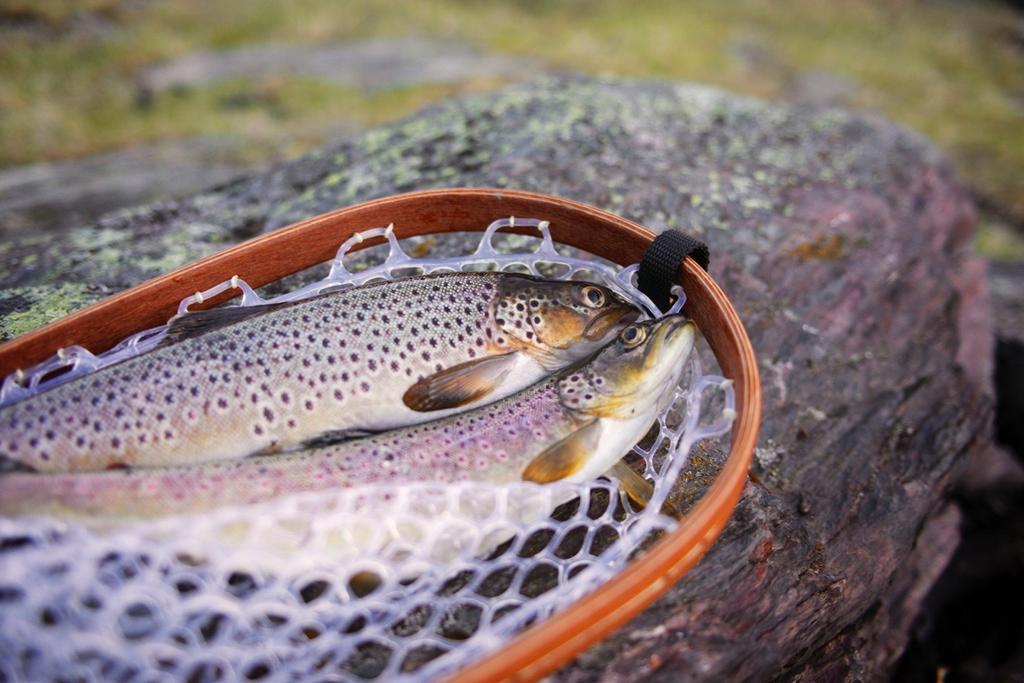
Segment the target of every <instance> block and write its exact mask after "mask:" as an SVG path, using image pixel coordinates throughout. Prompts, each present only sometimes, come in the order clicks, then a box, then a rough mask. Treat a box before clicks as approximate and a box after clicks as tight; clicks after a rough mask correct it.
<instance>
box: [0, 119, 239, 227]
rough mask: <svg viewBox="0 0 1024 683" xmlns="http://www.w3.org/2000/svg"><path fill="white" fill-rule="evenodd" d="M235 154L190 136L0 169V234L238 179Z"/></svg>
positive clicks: (75, 220)
mask: <svg viewBox="0 0 1024 683" xmlns="http://www.w3.org/2000/svg"><path fill="white" fill-rule="evenodd" d="M238 157H239V154H238V150H236V149H235V148H234V146H233V145H231V144H230V143H229V142H228V141H226V140H217V139H211V138H195V139H192V140H175V141H173V142H166V143H154V144H151V145H142V146H139V147H133V148H131V149H126V150H120V151H116V152H108V153H106V154H96V155H93V156H90V157H86V158H84V159H75V160H72V161H60V162H53V163H39V164H31V165H28V166H18V167H15V168H7V169H0V236H6V235H8V234H10V233H13V232H16V231H22V230H26V231H27V230H36V231H42V232H46V231H52V230H59V229H62V228H68V227H72V226H76V225H85V224H87V223H92V222H93V221H95V220H96V219H97V218H99V217H100V216H102V215H103V214H105V213H108V212H110V211H113V210H115V209H120V208H122V207H125V206H135V205H137V204H144V203H147V202H152V201H156V200H165V199H169V198H173V197H181V196H184V195H188V194H192V193H194V192H198V191H200V190H204V189H206V188H209V187H212V186H214V185H217V184H219V183H223V182H226V181H228V180H231V179H233V178H235V177H237V176H239V175H241V174H242V172H243V171H244V170H245V165H244V164H243V163H242V162H241V161H240V160H239V158H238Z"/></svg>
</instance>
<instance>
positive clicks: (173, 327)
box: [157, 301, 295, 348]
mask: <svg viewBox="0 0 1024 683" xmlns="http://www.w3.org/2000/svg"><path fill="white" fill-rule="evenodd" d="M294 304H295V302H294V301H287V302H285V303H280V304H264V305H262V306H228V307H226V308H211V309H209V310H206V311H195V312H186V313H179V314H178V315H176V316H174V317H173V318H171V319H170V321H168V323H167V333H166V334H165V335H164V338H163V339H161V340H160V343H159V344H157V348H162V347H164V346H170V345H171V344H177V343H178V342H180V341H185V340H186V339H192V338H193V337H198V336H200V335H203V334H206V333H207V332H210V331H212V330H216V329H218V328H221V327H226V326H227V325H233V324H235V323H237V322H241V321H242V320H247V319H249V318H255V317H256V316H258V315H264V314H265V313H270V312H271V311H276V310H277V309H279V308H284V307H286V306H293V305H294Z"/></svg>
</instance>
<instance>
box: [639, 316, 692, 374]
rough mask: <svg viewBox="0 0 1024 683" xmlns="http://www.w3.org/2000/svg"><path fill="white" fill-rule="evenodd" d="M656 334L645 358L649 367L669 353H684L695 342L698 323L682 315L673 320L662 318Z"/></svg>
mask: <svg viewBox="0 0 1024 683" xmlns="http://www.w3.org/2000/svg"><path fill="white" fill-rule="evenodd" d="M655 334H656V335H657V336H656V337H655V338H654V339H652V340H651V344H650V346H649V347H648V351H647V354H646V357H645V359H644V360H645V365H647V366H648V367H651V366H654V365H657V364H659V363H660V362H661V360H662V359H663V358H665V357H666V356H667V355H671V354H678V355H684V354H683V350H684V349H686V348H687V347H688V346H692V344H693V340H694V338H695V337H696V334H697V325H696V324H694V322H693V321H692V320H688V319H686V318H684V317H682V316H679V317H678V318H675V319H671V320H670V319H662V320H661V321H660V322H659V323H658V328H657V331H656V332H655ZM687 353H688V350H687Z"/></svg>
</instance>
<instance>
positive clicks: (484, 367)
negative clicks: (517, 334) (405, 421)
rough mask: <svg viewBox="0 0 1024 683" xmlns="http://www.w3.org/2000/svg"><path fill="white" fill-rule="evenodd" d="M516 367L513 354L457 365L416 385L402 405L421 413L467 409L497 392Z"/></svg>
mask: <svg viewBox="0 0 1024 683" xmlns="http://www.w3.org/2000/svg"><path fill="white" fill-rule="evenodd" d="M515 363H516V354H515V353H514V352H513V353H505V354H502V355H500V356H488V357H487V358H479V359H476V360H471V361H466V362H465V363H460V364H458V365H453V366H452V367H450V368H445V369H444V370H441V371H440V372H438V373H435V374H433V375H430V376H429V377H424V378H423V379H421V380H420V381H418V382H416V384H413V385H412V386H411V387H409V389H408V390H407V391H406V392H405V395H404V396H402V401H403V402H404V403H405V405H406V406H408V407H409V408H412V409H413V410H416V411H418V412H421V413H426V412H430V411H433V410H445V409H446V408H458V407H460V406H464V405H467V404H469V403H472V402H473V401H476V400H479V399H481V398H483V397H484V396H486V395H487V394H489V393H491V392H492V391H494V390H495V389H497V388H498V385H500V384H501V382H502V381H503V380H504V379H505V377H506V376H507V375H508V373H509V372H510V371H511V370H512V368H513V366H515Z"/></svg>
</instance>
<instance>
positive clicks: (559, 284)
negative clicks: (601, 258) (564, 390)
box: [494, 276, 640, 371]
mask: <svg viewBox="0 0 1024 683" xmlns="http://www.w3.org/2000/svg"><path fill="white" fill-rule="evenodd" d="M639 316H640V310H639V309H637V308H636V307H635V306H633V305H632V304H630V303H629V302H627V301H626V300H625V299H623V298H622V297H620V296H619V295H617V294H615V293H614V292H613V291H611V290H610V289H608V288H607V287H602V286H600V285H595V284H593V283H590V282H575V281H570V280H566V281H559V280H542V279H539V278H533V277H528V276H516V277H509V278H506V279H505V280H504V281H503V282H502V284H501V286H500V287H499V292H498V296H497V298H496V304H495V307H494V323H495V325H496V326H497V328H498V330H499V334H501V335H503V336H504V337H505V340H506V341H507V343H508V345H509V346H510V347H511V348H513V349H514V350H517V351H522V352H524V353H526V354H528V355H530V356H531V357H533V358H534V359H536V360H537V361H538V362H539V363H541V365H543V366H544V367H545V368H546V369H548V370H551V371H554V370H558V369H560V368H563V367H565V366H566V365H569V364H571V363H573V362H575V361H578V360H580V359H581V358H586V357H587V356H589V355H591V354H592V353H594V352H595V351H597V350H598V349H600V348H601V347H603V346H604V345H605V344H607V343H608V342H609V341H610V340H611V339H613V338H614V337H615V335H616V334H618V333H619V332H620V331H621V330H622V329H623V328H624V327H626V326H627V325H629V324H630V323H632V322H633V321H635V320H636V319H637V318H638V317H639Z"/></svg>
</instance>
